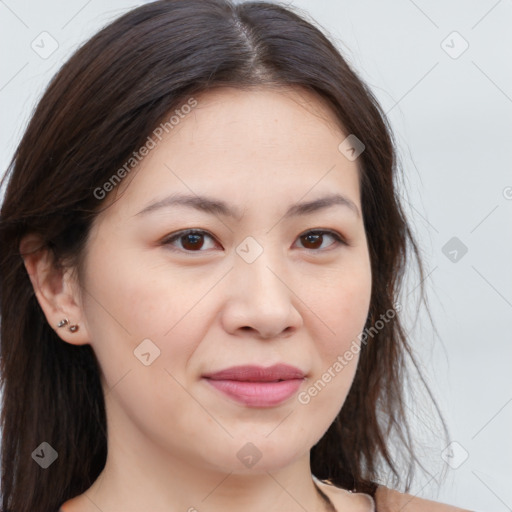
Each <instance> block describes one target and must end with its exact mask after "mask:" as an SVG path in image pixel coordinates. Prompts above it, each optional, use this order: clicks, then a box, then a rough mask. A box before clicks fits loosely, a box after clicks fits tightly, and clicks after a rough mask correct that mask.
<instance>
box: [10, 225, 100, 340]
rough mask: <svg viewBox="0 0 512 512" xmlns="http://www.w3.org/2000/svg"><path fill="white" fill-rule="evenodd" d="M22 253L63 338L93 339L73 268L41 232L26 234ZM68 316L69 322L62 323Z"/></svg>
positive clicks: (52, 323)
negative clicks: (59, 258) (58, 256)
mask: <svg viewBox="0 0 512 512" xmlns="http://www.w3.org/2000/svg"><path fill="white" fill-rule="evenodd" d="M20 253H21V256H22V258H23V262H24V264H25V268H26V269H27V273H28V275H29V277H30V281H31V283H32V287H33V288H34V292H35V295H36V298H37V300H38V302H39V305H40V306H41V309H42V310H43V313H44V315H45V317H46V320H47V321H48V323H49V324H50V326H51V327H52V328H53V329H54V330H55V332H56V333H57V334H58V335H59V337H60V338H61V339H62V340H64V341H66V342H68V343H71V344H72V345H84V344H86V343H89V341H90V340H89V333H88V331H87V326H86V323H85V315H84V312H83V308H82V306H81V300H80V293H79V286H78V283H77V281H76V279H75V278H74V273H73V272H72V269H70V268H67V267H63V266H62V265H60V263H59V262H58V261H56V259H55V256H54V254H53V251H51V250H50V249H49V248H48V247H46V246H45V244H44V243H43V241H42V240H41V237H39V236H37V235H33V234H30V235H26V236H25V237H23V239H22V240H21V242H20ZM64 319H67V320H68V323H67V324H65V325H63V326H61V327H58V324H59V322H61V320H64ZM71 326H78V329H76V330H74V328H72V329H70V327H71ZM73 330H74V332H73Z"/></svg>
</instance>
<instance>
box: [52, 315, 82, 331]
mask: <svg viewBox="0 0 512 512" xmlns="http://www.w3.org/2000/svg"><path fill="white" fill-rule="evenodd" d="M68 324H69V320H68V319H67V318H63V319H62V320H61V321H60V322H59V323H58V324H57V327H59V328H60V327H64V326H65V325H68ZM68 330H69V331H70V332H76V331H78V325H77V324H73V325H70V326H69V327H68Z"/></svg>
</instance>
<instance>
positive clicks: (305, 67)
mask: <svg viewBox="0 0 512 512" xmlns="http://www.w3.org/2000/svg"><path fill="white" fill-rule="evenodd" d="M222 86H231V87H239V88H249V87H254V86H260V87H261V86H272V87H282V86H286V87H288V86H295V87H302V88H306V89H307V90H309V91H312V92H314V93H316V94H317V95H318V97H319V98H322V99H323V100H325V101H327V102H328V104H329V105H330V107H331V108H332V111H333V112H334V113H335V114H336V116H337V118H338V119H339V122H340V126H341V127H342V128H343V131H344V132H345V133H346V134H354V135H355V136H356V137H357V138H358V139H360V140H361V141H362V142H363V143H364V144H365V146H366V149H365V151H364V152H363V153H362V154H361V155H360V156H359V158H358V164H359V168H360V183H361V204H362V208H363V217H364V225H365V229H366V233H367V239H368V244H369V252H370V258H371V270H372V274H373V282H372V295H371V303H370V311H369V315H368V319H367V323H366V327H368V328H370V327H371V326H373V325H374V324H375V322H376V321H377V319H378V318H379V316H380V315H381V314H383V313H385V312H386V311H388V310H390V309H393V308H394V305H395V301H396V300H397V297H398V294H399V291H400V289H401V283H402V277H403V275H404V270H405V268H406V263H407V261H408V259H409V258H408V256H409V254H412V255H413V256H414V258H415V260H416V262H417V264H418V268H419V271H420V279H421V283H422V282H423V276H424V274H423V269H422V264H421V260H420V257H419V250H418V248H417V244H416V243H415V241H414V239H413V236H412V234H411V231H410V228H409V226H408V224H407V221H406V219H405V216H404V213H403V210H402V208H401V205H400V201H399V194H398V192H397V170H398V165H397V159H396V154H395V149H394V148H395V144H394V141H393V138H392V132H391V129H390V128H389V126H388V123H387V121H386V117H385V115H384V113H383V112H382V110H381V108H380V106H379V105H378V102H377V101H376V99H375V97H374V96H373V95H372V92H371V91H370V90H369V88H368V87H367V86H366V85H365V84H364V83H363V82H362V81H361V80H360V79H359V78H358V77H357V76H356V74H355V73H354V71H352V69H351V68H350V67H349V65H348V64H347V62H346V61H345V60H344V59H343V57H342V56H341V55H340V53H339V51H338V50H337V49H336V48H335V46H334V45H333V44H332V43H331V42H330V41H329V40H328V39H327V38H326V36H325V35H324V34H323V33H322V32H321V31H320V30H319V29H318V28H316V27H315V26H314V24H313V23H312V22H309V21H307V20H306V15H299V14H297V13H295V12H293V11H291V10H290V9H289V8H285V7H282V6H280V5H277V4H271V3H267V2H246V3H239V4H232V3H231V2H229V1H228V0H187V1H178V0H167V1H164V0H161V1H155V2H151V3H149V4H147V5H144V6H141V7H139V8H137V9H134V10H132V11H130V12H128V13H127V14H125V15H123V16H122V17H120V18H119V19H117V20H116V21H114V22H113V23H111V24H110V25H108V26H107V27H106V28H104V29H102V30H101V31H100V32H99V33H98V34H96V35H95V36H94V37H93V38H92V39H90V40H89V41H88V42H87V43H85V44H84V45H83V46H82V47H81V48H79V49H78V50H77V51H76V53H75V54H74V55H73V56H72V57H71V58H70V59H69V60H68V61H67V62H66V63H65V64H64V65H63V67H62V68H61V70H60V71H59V72H58V73H57V75H56V76H55V77H54V78H53V79H52V81H51V83H50V84H49V86H48V88H47V90H46V92H45V94H44V95H43V97H42V99H41V100H40V102H39V104H38V106H37V109H36V110H35V113H34V114H33V117H32V119H31V121H30V123H29V125H28V127H27V129H26V132H25V134H24V136H23V138H22V140H21V142H20V144H19V146H18V148H17V150H16V152H15V154H14V157H13V159H12V162H11V165H10V167H9V172H8V173H6V176H5V177H4V180H6V179H7V181H8V183H7V188H6V193H5V198H4V201H3V205H2V210H1V218H0V294H1V296H0V300H1V306H0V307H1V311H0V313H1V318H2V322H1V353H0V356H1V367H0V371H1V384H2V389H3V404H2V405H3V407H2V415H1V423H2V429H3V436H2V474H1V484H2V494H3V496H2V510H3V511H4V512H8V511H16V512H33V511H34V510H39V511H44V512H54V511H55V510H56V509H57V508H58V506H59V505H60V504H61V503H63V502H64V501H66V500H68V499H70V498H72V497H74V496H76V495H78V494H81V493H83V492H84V491H85V490H87V489H88V488H89V487H90V486H91V485H92V483H93V482H94V480H95V479H96V478H97V477H98V475H99V473H100V472H101V470H102V469H103V466H104V464H105V461H106V455H107V434H106V416H105V407H104V397H103V391H102V387H101V383H100V369H99V366H98V362H97V359H96V357H95V354H94V352H93V350H92V348H91V346H90V345H84V346H73V345H70V344H68V343H65V342H63V341H62V340H61V339H60V338H59V337H58V336H57V334H56V333H55V332H54V330H53V329H52V328H51V326H50V325H48V323H47V321H46V319H45V317H44V315H43V312H42V310H41V308H40V306H39V304H38V301H37V299H36V297H35V295H34V290H33V288H32V285H31V282H30V280H29V277H28V275H27V272H26V270H25V268H24V265H23V261H22V258H21V256H20V251H19V244H20V241H21V239H22V237H23V236H24V235H26V234H27V233H35V234H38V235H39V236H40V237H41V238H42V240H44V245H45V247H47V248H49V249H50V250H51V251H52V253H53V254H54V256H55V260H56V262H64V261H76V259H77V258H78V257H79V256H80V254H82V251H83V249H84V246H85V243H86V239H87V234H88V230H89V228H90V226H91V222H92V220H93V219H94V217H95V215H96V214H97V212H98V209H99V205H101V201H98V199H97V198H96V196H95V194H94V190H95V189H97V187H101V186H102V185H103V184H104V183H105V182H106V181H108V180H109V178H111V176H112V175H113V172H115V170H116V169H119V167H120V166H122V165H123V163H124V162H126V161H127V159H128V158H129V157H130V155H131V154H132V152H133V151H135V150H136V149H137V148H140V147H141V146H142V145H143V144H144V142H145V141H146V138H147V136H148V134H149V133H151V132H152V131H153V130H154V129H155V127H157V126H158V125H159V124H160V123H161V122H162V120H163V119H165V118H166V116H168V115H169V112H171V111H172V110H173V109H174V108H176V107H178V106H179V105H180V104H182V103H183V102H185V101H186V100H187V98H190V97H191V96H193V95H195V94H199V93H200V92H204V91H207V90H209V89H211V88H213V87H222ZM340 142H341V141H340ZM420 289H421V294H422V297H423V285H420ZM408 359H409V360H410V361H412V362H413V364H414V365H415V366H416V368H417V365H416V363H415V362H414V358H413V357H412V352H411V349H410V346H409V345H408V342H407V339H406V334H405V332H404V328H403V326H402V324H401V321H400V316H399V315H398V314H397V315H396V316H395V317H394V318H393V319H392V321H389V322H386V323H385V325H384V327H383V328H382V329H380V330H379V332H378V334H376V335H375V336H374V337H371V338H369V339H368V341H367V343H365V344H362V347H361V354H360V362H359V365H358V369H357V372H356V376H355V379H354V382H353V385H352V387H351V389H350V392H349V394H348V397H347V399H346V401H345V403H344V405H343V407H342V409H341V411H340V413H339V415H338V417H337V418H336V420H335V421H334V422H333V424H332V425H331V426H330V427H329V429H328V431H327V432H326V433H325V435H324V436H323V438H322V439H321V440H320V441H319V442H318V444H317V445H315V446H314V447H313V448H312V450H311V467H312V472H313V474H315V475H316V476H317V477H318V478H320V479H329V480H331V481H332V482H333V483H334V484H336V485H338V486H340V487H343V488H346V489H354V488H355V489H356V490H359V491H365V492H370V493H371V492H373V490H374V489H375V487H376V485H375V482H377V481H379V480H382V479H383V477H384V475H386V474H389V471H391V474H392V475H393V476H394V480H393V481H394V482H395V483H399V482H400V481H402V480H403V477H404V476H405V480H406V482H405V483H406V486H405V490H408V489H409V486H410V483H411V478H412V475H413V473H414V468H415V467H416V466H417V464H418V460H417V458H416V456H415V455H414V449H413V442H412V436H411V431H410V428H409V426H408V423H407V417H406V416H407V415H406V411H405V404H404V390H403V383H404V376H405V370H406V362H407V360H408ZM442 424H443V428H445V427H444V422H442ZM391 438H393V439H395V440H396V439H398V441H399V442H400V443H402V445H403V447H405V448H404V449H403V450H402V451H405V453H406V457H405V459H404V462H405V466H403V467H404V468H405V471H406V473H405V474H402V465H401V464H402V463H401V462H400V460H398V458H397V456H396V455H394V454H393V452H392V450H391V449H390V439H391ZM43 441H46V442H48V443H49V444H50V445H51V446H52V447H53V448H54V449H55V450H56V451H57V453H58V460H57V461H56V463H54V464H53V465H52V466H51V469H50V470H43V469H42V468H41V467H39V465H37V464H35V463H34V460H32V452H33V451H34V450H35V448H36V447H38V446H39V445H40V444H41V442H43Z"/></svg>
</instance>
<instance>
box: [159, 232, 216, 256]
mask: <svg viewBox="0 0 512 512" xmlns="http://www.w3.org/2000/svg"><path fill="white" fill-rule="evenodd" d="M208 238H209V239H210V240H212V241H214V239H213V237H212V236H211V235H210V234H208V233H207V232H206V231H202V230H198V229H187V230H184V231H179V232H178V233H175V234H174V235H171V236H169V237H167V238H165V239H164V240H163V241H162V244H164V245H171V246H173V245H174V246H175V247H176V245H175V243H176V242H178V243H179V245H178V247H177V249H178V250H180V249H181V250H182V251H185V252H203V251H202V249H203V250H204V249H205V246H206V249H211V248H212V246H213V245H212V243H210V244H208V242H205V239H208ZM214 243H215V241H214ZM208 245H209V246H210V247H208Z"/></svg>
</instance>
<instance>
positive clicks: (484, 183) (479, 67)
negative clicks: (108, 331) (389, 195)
mask: <svg viewBox="0 0 512 512" xmlns="http://www.w3.org/2000/svg"><path fill="white" fill-rule="evenodd" d="M140 3H142V2H139V3H129V2H127V1H123V0H103V1H101V2H100V1H99V0H89V1H86V0H71V1H67V2H64V1H56V0H47V1H45V2H34V1H32V2H29V1H24V0H0V38H1V48H2V54H1V75H0V108H1V110H0V111H1V113H2V118H1V119H2V122H1V123H0V164H1V170H2V173H3V172H4V170H5V169H6V167H7V164H8V162H9V160H10V158H11V156H12V153H13V151H14V148H15V146H16V144H17V142H18V141H19V139H20V137H21V135H22V133H23V130H24V128H25V126H26V123H27V120H28V118H29V116H30V113H31V111H32V109H33V108H34V106H35V104H36V101H37V99H38V98H39V97H40V96H41V94H42V92H43V89H44V87H45V86H46V85H47V83H48V81H49V79H50V78H51V77H52V76H53V74H54V73H55V72H56V71H57V70H58V68H59V67H60V66H61V65H62V63H63V62H64V61H65V59H66V58H67V57H68V56H69V55H70V54H71V52H72V51H73V50H74V49H75V48H76V47H77V46H78V45H79V44H80V43H81V42H82V41H84V40H85V39H87V38H88V37H89V36H91V35H92V34H93V33H95V32H96V31H97V30H98V29H99V28H101V27H102V26H104V25H105V24H106V23H108V22H109V21H111V20H112V19H114V18H115V17H117V16H118V15H120V14H121V13H122V12H124V11H126V10H128V9H129V8H131V7H135V6H136V5H140ZM290 4H291V5H292V6H297V7H299V8H302V9H305V10H306V11H307V12H308V13H309V14H310V15H311V16H312V17H313V18H314V19H315V20H316V22H317V23H318V24H320V25H321V26H322V27H324V28H325V29H326V30H327V31H328V32H329V33H330V35H331V37H332V38H334V39H335V41H336V44H337V45H338V47H339V48H340V49H341V50H342V51H343V52H344V55H345V57H346V58H347V59H348V60H349V62H350V63H351V64H352V65H353V66H355V68H356V70H357V71H358V72H359V73H360V75H361V76H362V78H363V79H364V80H366V81H367V83H368V84H369V85H370V86H371V88H372V90H373V91H374V93H375V94H376V96H377V98H378V99H379V101H380V102H381V104H382V106H383V108H384V110H385V112H386V113H387V114H388V116H389V119H390V121H391V124H392V127H393V129H394V131H395V135H396V138H397V142H398V145H399V149H400V156H401V161H402V165H403V167H404V172H405V176H406V180H405V187H404V188H403V195H404V201H405V205H406V210H407V212H408V214H409V216H410V219H411V222H412V223H413V226H414V229H415V233H416V235H417V238H418V240H419V242H420V245H421V247H422V251H423V255H424V258H425V263H426V270H427V274H428V277H427V279H426V280H425V285H426V287H427V291H428V295H429V300H430V304H431V310H432V313H433V318H434V322H435V325H436V327H437V330H438V334H437V335H436V334H435V333H434V332H433V330H432V329H431V328H430V327H429V325H428V323H427V322H426V321H425V319H426V316H425V314H422V315H421V316H420V322H419V324H418V326H419V327H418V328H416V329H411V340H412V344H413V345H414V346H415V347H417V350H418V354H419V360H420V361H421V363H422V366H423V368H424V372H425V375H426V377H427V380H428V382H429V383H430V385H431V387H432V390H433V392H434V394H435V396H436V399H437V400H438V402H439V404H440V406H441V408H442V411H443V413H444V414H445V417H446V420H447V422H448V426H449V429H450V433H451V440H452V441H454V442H456V443H458V444H455V445H453V447H452V448H453V452H452V456H451V458H450V457H448V456H447V453H448V452H446V451H445V452H443V453H444V457H445V459H446V460H448V463H449V465H448V469H449V471H448V478H446V479H444V481H443V482H439V484H440V486H439V485H437V482H438V480H439V478H438V476H439V474H434V475H433V477H434V478H430V477H426V478H424V479H423V480H420V481H418V483H417V484H416V487H415V489H414V492H417V493H418V494H419V495H420V496H423V497H427V498H428V497H430V498H435V499H438V500H440V501H445V502H448V503H453V504H457V505H458V506H461V507H466V508H470V509H474V510H482V511H483V510H493V511H496V512H501V511H506V510H512V486H511V483H512V462H511V461H512V436H511V432H512V428H511V427H512V377H511V373H512V372H511V363H512V343H511V341H512V339H511V338H512V336H511V334H510V328H511V320H512V242H511V240H512V172H511V161H512V137H511V136H512V31H511V30H510V27H511V26H512V1H511V0H500V1H496V0H490V1H480V2H477V1H470V2H469V1H450V2H441V1H439V0H436V1H430V2H427V1H425V0H423V1H420V0H416V1H413V0H396V1H395V0H394V1H387V2H379V1H377V0H372V1H359V2H356V1H355V0H353V1H339V0H295V1H293V2H290ZM45 31H46V32H48V33H49V34H50V35H51V37H52V38H54V39H55V40H56V41H57V43H58V48H57V49H56V50H55V51H54V52H53V53H52V54H51V55H49V56H46V55H44V56H45V57H47V58H41V56H39V55H38V53H36V51H34V50H33V49H32V47H31V44H33V45H34V46H35V45H38V46H39V48H40V50H39V51H40V52H43V51H47V52H48V51H50V50H51V44H52V43H51V40H50V39H49V38H48V37H49V36H45V35H43V36H41V35H40V34H41V33H42V32H45ZM454 31H456V32H457V33H458V34H453V32H454ZM44 38H46V39H44ZM33 41H34V43H32V42H33ZM43 45H44V48H43ZM466 45H469V46H468V48H467V49H466V50H465V51H464V52H463V53H461V52H462V50H463V49H464V48H465V46H466ZM459 54H460V55H459ZM127 72H129V70H127ZM452 237H457V239H458V241H455V243H456V244H458V245H455V246H453V247H452V246H448V247H447V248H446V249H445V250H444V252H443V247H445V244H447V242H448V241H449V240H450V239H451V238H452ZM461 243H462V244H464V245H465V246H466V247H467V253H465V254H463V252H462V251H461V249H460V248H461V247H462V246H461V245H460V244H461ZM454 250H455V251H456V252H453V251H454ZM444 253H446V255H445V254H444ZM452 260H455V261H452ZM411 276H412V277H411V278H410V279H409V282H408V285H407V290H406V293H405V294H404V301H405V304H406V306H408V300H409V299H408V297H410V299H411V301H412V297H413V295H414V294H413V293H412V292H413V291H414V289H415V288H416V287H417V285H418V282H417V279H416V277H415V276H414V275H413V274H411ZM419 410H420V408H419V407H418V408H416V407H413V408H412V413H413V416H415V417H416V419H417V422H416V423H417V425H416V427H415V428H417V429H418V432H419V431H420V430H421V429H422V428H423V429H425V428H426V430H429V429H430V424H429V422H428V417H427V418H425V417H424V416H419V415H416V411H419ZM466 455H468V458H467V459H466V460H464V459H465V457H466ZM424 456H425V460H427V459H429V460H431V461H434V462H436V461H437V462H441V463H442V464H445V463H444V462H443V460H442V453H441V452H440V451H439V450H433V451H432V452H430V453H425V454H424ZM438 466H439V464H438Z"/></svg>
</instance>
